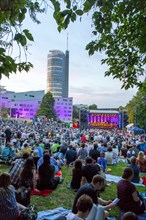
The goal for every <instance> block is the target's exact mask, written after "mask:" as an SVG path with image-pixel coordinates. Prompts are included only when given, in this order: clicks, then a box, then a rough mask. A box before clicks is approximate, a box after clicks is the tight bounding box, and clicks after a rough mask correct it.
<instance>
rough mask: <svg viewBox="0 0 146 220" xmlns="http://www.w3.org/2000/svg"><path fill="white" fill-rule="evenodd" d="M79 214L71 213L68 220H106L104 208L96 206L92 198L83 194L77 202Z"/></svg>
mask: <svg viewBox="0 0 146 220" xmlns="http://www.w3.org/2000/svg"><path fill="white" fill-rule="evenodd" d="M77 210H78V211H77V213H76V214H74V213H72V212H71V213H69V214H68V215H67V217H66V220H81V219H86V220H90V219H92V220H104V219H105V216H104V208H103V207H101V206H98V207H97V206H96V205H95V204H93V201H92V199H91V197H90V196H88V195H86V194H83V195H82V196H80V197H79V199H78V201H77Z"/></svg>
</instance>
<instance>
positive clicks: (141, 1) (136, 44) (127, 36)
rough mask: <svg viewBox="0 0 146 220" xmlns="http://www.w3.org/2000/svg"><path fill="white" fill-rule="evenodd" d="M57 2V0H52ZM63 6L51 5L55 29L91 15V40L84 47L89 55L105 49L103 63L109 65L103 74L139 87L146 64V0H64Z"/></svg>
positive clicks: (130, 85)
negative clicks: (56, 26) (61, 8)
mask: <svg viewBox="0 0 146 220" xmlns="http://www.w3.org/2000/svg"><path fill="white" fill-rule="evenodd" d="M54 2H58V1H54ZM64 2H65V3H66V9H64V6H63V10H62V11H61V10H60V7H54V9H55V11H54V18H55V19H56V21H57V24H58V30H59V31H60V30H61V29H63V28H67V27H68V24H69V23H70V21H72V22H74V21H75V20H76V18H77V16H82V15H83V14H88V15H89V16H91V18H92V35H93V40H92V41H91V42H89V43H88V45H87V46H86V49H87V50H88V52H89V55H93V54H94V53H95V52H97V51H98V52H104V53H105V55H106V58H104V59H102V64H107V65H108V67H109V69H108V70H107V71H106V72H105V76H113V78H118V79H120V80H121V81H122V83H123V84H122V88H125V89H128V88H130V87H133V86H135V85H136V86H137V87H142V85H143V79H141V80H140V76H144V65H145V64H146V37H145V36H146V1H145V0H137V1H134V0H83V1H71V0H64Z"/></svg>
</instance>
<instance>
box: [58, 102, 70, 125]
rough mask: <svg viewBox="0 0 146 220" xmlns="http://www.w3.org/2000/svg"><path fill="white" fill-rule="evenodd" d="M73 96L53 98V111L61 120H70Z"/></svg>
mask: <svg viewBox="0 0 146 220" xmlns="http://www.w3.org/2000/svg"><path fill="white" fill-rule="evenodd" d="M72 101H73V98H55V112H56V114H57V116H58V118H59V119H60V120H61V121H65V122H71V121H72V112H73V104H72Z"/></svg>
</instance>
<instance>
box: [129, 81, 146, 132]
mask: <svg viewBox="0 0 146 220" xmlns="http://www.w3.org/2000/svg"><path fill="white" fill-rule="evenodd" d="M144 86H145V87H146V80H145V81H144ZM125 108H126V109H127V110H128V116H129V122H130V123H134V124H135V125H138V126H139V127H140V128H143V129H144V130H145V131H146V92H145V90H144V89H139V91H138V92H137V94H136V96H134V97H133V98H132V99H131V100H130V101H129V103H128V104H127V105H126V107H125Z"/></svg>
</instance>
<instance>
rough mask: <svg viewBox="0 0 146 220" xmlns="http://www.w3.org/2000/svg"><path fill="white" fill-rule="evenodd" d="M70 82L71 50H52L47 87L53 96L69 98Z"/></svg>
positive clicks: (49, 55) (48, 64)
mask: <svg viewBox="0 0 146 220" xmlns="http://www.w3.org/2000/svg"><path fill="white" fill-rule="evenodd" d="M68 84H69V51H68V50H67V51H66V52H65V54H64V53H63V52H62V51H60V50H51V51H50V53H49V54H48V60H47V88H46V92H51V93H52V95H53V97H54V98H56V97H60V98H63V97H64V98H67V97H68Z"/></svg>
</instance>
